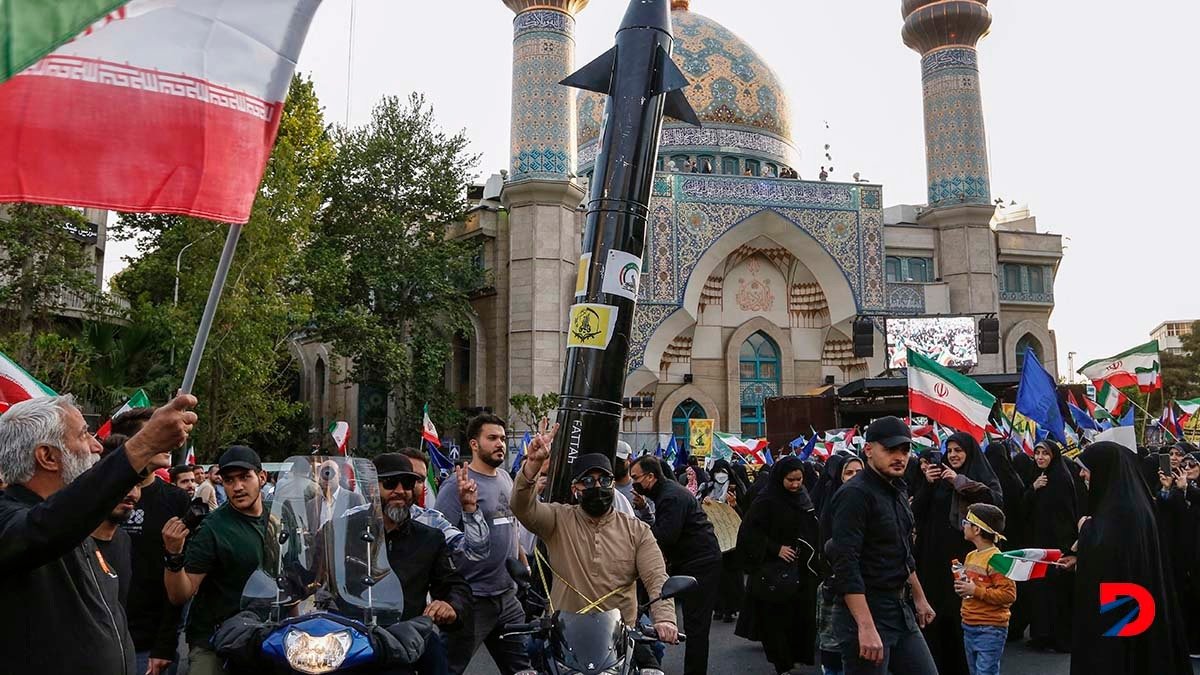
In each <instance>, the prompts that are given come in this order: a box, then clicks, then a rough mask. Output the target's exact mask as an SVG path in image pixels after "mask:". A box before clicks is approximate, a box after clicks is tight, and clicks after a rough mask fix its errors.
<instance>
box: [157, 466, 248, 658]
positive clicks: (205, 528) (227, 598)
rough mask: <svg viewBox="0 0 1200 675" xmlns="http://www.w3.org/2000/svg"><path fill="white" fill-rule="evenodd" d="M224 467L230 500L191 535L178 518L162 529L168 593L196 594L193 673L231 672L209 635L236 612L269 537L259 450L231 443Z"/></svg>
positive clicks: (190, 625) (174, 597)
mask: <svg viewBox="0 0 1200 675" xmlns="http://www.w3.org/2000/svg"><path fill="white" fill-rule="evenodd" d="M220 466H221V481H222V482H223V484H224V485H225V493H226V495H228V498H229V499H228V501H227V502H226V503H224V504H222V505H221V506H220V507H219V508H217V509H216V510H215V511H213V512H212V513H210V514H208V516H207V517H206V518H205V519H204V521H203V522H202V523H201V524H200V527H199V529H198V530H197V531H196V532H195V533H192V534H191V536H190V537H189V532H188V529H187V527H186V526H185V525H184V524H183V521H182V520H180V519H179V518H172V519H171V520H169V521H167V524H166V526H165V527H163V544H164V546H165V547H166V549H167V557H166V561H165V563H166V572H164V574H163V577H164V579H165V581H166V586H167V596H168V597H169V598H170V600H171V602H173V603H175V604H176V605H182V604H184V603H185V602H187V601H188V600H189V599H191V598H192V597H193V596H195V600H194V601H193V602H192V606H191V609H190V610H189V612H188V620H187V628H186V629H185V633H186V636H187V642H188V672H189V673H192V675H225V673H226V672H227V671H226V670H225V666H224V663H223V661H224V659H221V658H220V657H218V656H217V654H216V652H215V651H213V645H212V643H211V642H210V639H211V638H212V635H213V632H214V631H215V630H216V629H217V627H218V626H220V625H221V622H222V621H224V620H225V619H228V618H229V617H231V616H233V615H234V614H237V612H238V610H239V608H240V603H241V598H242V588H243V587H244V586H245V585H246V580H247V579H249V578H250V575H251V574H253V573H254V571H255V570H257V569H258V568H259V565H261V564H262V554H263V541H264V540H265V539H266V536H267V518H268V516H269V513H268V512H267V510H266V509H264V508H263V503H262V486H263V485H264V484H265V483H266V482H267V474H266V472H265V471H263V469H262V460H260V459H259V458H258V453H256V452H255V451H254V450H252V449H250V448H248V447H246V446H244V445H234V446H231V447H230V448H229V449H228V450H226V451H225V453H224V454H222V455H221V461H220ZM185 540H187V553H186V554H185V553H184V541H185Z"/></svg>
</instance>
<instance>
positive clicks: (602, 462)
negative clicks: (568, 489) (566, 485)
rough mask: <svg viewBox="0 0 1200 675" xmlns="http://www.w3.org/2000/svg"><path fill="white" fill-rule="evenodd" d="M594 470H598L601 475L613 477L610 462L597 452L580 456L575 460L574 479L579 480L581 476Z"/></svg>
mask: <svg viewBox="0 0 1200 675" xmlns="http://www.w3.org/2000/svg"><path fill="white" fill-rule="evenodd" d="M596 470H600V471H601V472H602V473H606V474H608V475H609V476H611V475H613V470H612V462H610V461H608V457H606V456H604V455H602V454H600V453H598V452H591V453H588V454H586V455H581V456H580V457H579V459H577V460H575V466H574V468H573V473H574V474H575V477H574V479H575V480H579V479H580V478H582V477H583V476H585V475H587V474H589V473H591V472H592V471H596Z"/></svg>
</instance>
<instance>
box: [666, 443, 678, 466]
mask: <svg viewBox="0 0 1200 675" xmlns="http://www.w3.org/2000/svg"><path fill="white" fill-rule="evenodd" d="M678 454H679V451H678V449H677V448H676V447H675V437H674V436H672V437H671V440H669V441H667V449H666V451H665V452H664V453H663V459H665V460H667V461H668V462H670V463H671V464H672V465H674V464H675V460H676V459H677V455H678Z"/></svg>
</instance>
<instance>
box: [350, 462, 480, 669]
mask: <svg viewBox="0 0 1200 675" xmlns="http://www.w3.org/2000/svg"><path fill="white" fill-rule="evenodd" d="M374 462H375V471H376V473H377V475H378V476H379V499H380V501H381V502H383V527H384V531H385V535H384V536H385V541H386V544H385V546H386V547H387V557H388V563H389V564H390V565H391V567H392V571H393V572H395V573H396V576H397V577H399V579H400V588H402V589H404V617H403V619H404V620H405V621H407V620H409V619H412V618H415V617H418V616H427V617H429V618H431V619H433V622H434V623H435V624H437V625H438V626H439V627H440V628H441V629H442V630H443V631H450V632H453V631H456V630H460V629H461V628H462V626H463V625H464V623H465V622H466V621H467V620H469V616H468V615H467V613H468V611H469V608H470V607H471V587H470V586H469V585H468V584H467V581H466V579H464V578H463V576H462V574H460V573H459V571H458V569H457V568H456V567H455V563H454V561H453V559H452V558H451V548H450V546H449V544H447V542H446V538H445V536H444V535H443V534H442V532H441V531H440V530H438V529H436V528H433V527H429V526H428V525H423V524H421V523H419V522H417V521H416V520H415V518H414V515H413V512H412V510H411V507H412V506H413V501H414V499H415V494H414V488H415V487H416V485H417V484H418V483H419V482H420V481H421V480H423V479H424V476H422V475H421V474H419V473H417V472H416V471H414V470H413V465H412V460H410V459H409V458H408V457H406V456H404V455H402V454H400V453H395V452H390V453H385V454H382V455H379V456H377V457H376V458H375V460H374ZM472 494H474V491H472ZM470 506H471V508H472V509H474V507H475V504H474V503H473V502H472V503H471V504H470ZM358 513H361V511H350V512H347V515H346V517H347V518H355V517H358V515H357V514H358ZM348 531H351V532H353V531H355V528H354V527H350V528H348ZM426 598H429V601H426ZM414 667H415V668H416V671H417V672H418V673H421V674H423V675H424V674H430V675H432V674H434V673H444V672H446V643H445V641H443V640H441V639H430V640H428V641H426V645H425V653H424V654H422V656H421V659H420V660H419V661H418V662H417V663H416V664H414Z"/></svg>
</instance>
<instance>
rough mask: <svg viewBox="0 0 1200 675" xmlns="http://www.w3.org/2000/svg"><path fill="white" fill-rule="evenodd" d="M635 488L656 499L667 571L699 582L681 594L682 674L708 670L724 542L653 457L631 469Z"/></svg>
mask: <svg viewBox="0 0 1200 675" xmlns="http://www.w3.org/2000/svg"><path fill="white" fill-rule="evenodd" d="M629 477H630V478H632V479H633V489H634V491H635V492H637V493H638V494H640V495H643V496H645V497H647V498H648V499H650V501H652V502H654V525H653V526H652V528H651V529H653V531H654V538H655V539H656V540H657V541H658V547H659V548H660V549H661V550H662V554H663V558H665V559H666V561H667V573H668V574H671V575H686V576H691V577H695V578H696V581H698V582H700V585H699V586H698V587H697V588H696V589H695V590H693V591H692V592H690V593H688V594H687V595H684V596H682V597H681V598H680V602H681V604H682V605H683V630H684V633H686V634H687V636H688V640H687V643H686V646H685V648H684V656H683V672H684V673H685V675H699V674H700V673H707V672H708V642H709V641H708V632H709V629H710V628H712V618H713V608H714V607H715V606H716V603H717V588H718V585H719V584H720V581H721V546H720V545H719V544H718V543H717V535H716V533H714V532H713V526H712V523H710V522H709V521H708V515H707V514H705V513H704V509H703V508H702V507H701V506H700V502H698V501H697V500H696V497H695V495H693V494H692V493H691V492H688V490H687V488H685V487H683V486H682V485H680V484H679V483H677V482H675V481H673V480H670V479H668V478H667V477H666V474H664V473H663V469H662V464H660V463H659V461H658V460H657V459H655V458H654V457H649V456H647V457H640V458H638V460H637V461H635V462H634V463H633V464H632V465H631V466H630V467H629Z"/></svg>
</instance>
